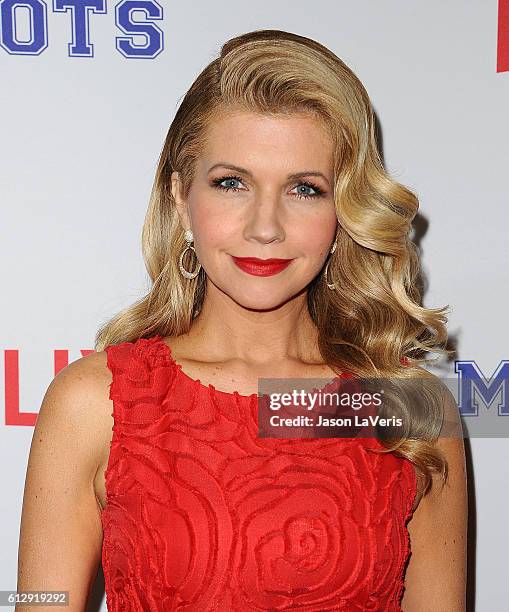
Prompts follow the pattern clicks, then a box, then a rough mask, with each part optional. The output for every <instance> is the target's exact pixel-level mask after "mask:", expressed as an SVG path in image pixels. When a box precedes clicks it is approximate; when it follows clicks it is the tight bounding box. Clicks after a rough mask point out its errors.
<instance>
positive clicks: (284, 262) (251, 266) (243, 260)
mask: <svg viewBox="0 0 509 612" xmlns="http://www.w3.org/2000/svg"><path fill="white" fill-rule="evenodd" d="M231 257H232V259H233V261H234V262H235V264H236V265H237V266H238V267H239V268H240V269H241V270H243V271H244V272H247V273H248V274H252V275H253V276H273V275H274V274H279V272H282V271H283V270H284V269H285V268H286V267H287V266H288V264H289V263H290V262H291V261H292V260H291V259H258V258H257V257H234V256H233V255H232V256H231Z"/></svg>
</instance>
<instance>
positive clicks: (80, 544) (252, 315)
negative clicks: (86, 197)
mask: <svg viewBox="0 0 509 612" xmlns="http://www.w3.org/2000/svg"><path fill="white" fill-rule="evenodd" d="M417 208H418V202H417V199H416V197H415V195H414V194H412V193H411V192H410V191H409V190H408V189H406V188H405V187H404V186H402V185H401V184H399V183H397V182H395V181H394V180H393V179H392V178H391V177H390V176H389V175H388V174H387V173H386V172H385V170H384V169H383V167H382V163H381V160H380V157H379V156H378V153H377V149H376V141H375V133H374V121H373V111H372V107H371V104H370V101H369V98H368V95H367V93H366V91H365V89H364V88H363V86H362V84H361V83H360V82H359V80H358V79H357V77H356V76H355V75H354V74H353V73H352V71H351V70H350V69H349V68H348V67H347V66H346V65H345V64H344V63H343V62H342V61H341V60H340V59H338V58H337V57H336V56H335V55H334V54H333V53H332V52H331V51H329V50H328V49H326V48H325V47H323V46H322V45H320V44H318V43H317V42H315V41H313V40H310V39H308V38H305V37H302V36H298V35H295V34H290V33H287V32H282V31H277V30H264V31H255V32H251V33H248V34H245V35H243V36H239V37H237V38H234V39H232V40H230V41H228V42H227V43H226V44H225V45H224V46H223V47H222V50H221V53H220V56H219V57H218V58H217V59H215V60H214V61H213V62H211V63H210V64H209V65H208V66H207V67H206V68H205V69H204V70H203V72H202V73H201V74H200V75H199V76H198V78H197V79H196V81H195V82H194V83H193V85H192V87H191V89H190V90H189V92H188V93H187V95H186V96H185V98H184V99H183V101H182V103H181V105H180V107H179V109H178V112H177V113H176V116H175V118H174V120H173V122H172V124H171V126H170V129H169V132H168V135H167V137H166V141H165V144H164V147H163V150H162V154H161V157H160V161H159V166H158V169H157V174H156V178H155V184H154V188H153V192H152V196H151V202H150V206H149V210H148V213H147V217H146V221H145V225H144V230H143V249H144V256H145V259H146V263H147V268H148V271H149V273H150V276H151V279H152V286H151V289H150V291H149V293H148V295H146V296H145V297H144V298H143V299H142V300H141V301H139V302H138V303H136V304H135V305H133V306H132V307H130V308H128V309H127V310H126V311H124V312H122V313H120V314H119V315H117V316H116V317H115V318H114V319H113V320H111V321H110V322H108V323H107V324H106V325H104V326H103V328H102V329H101V330H100V331H99V333H98V335H97V339H96V349H97V351H96V352H95V353H93V354H91V355H89V356H87V357H84V358H82V359H79V360H77V361H76V362H74V363H72V364H70V365H69V366H68V367H67V368H66V369H65V370H63V371H62V372H60V373H59V374H58V376H56V377H55V379H54V380H53V381H52V383H51V385H50V387H49V388H48V391H47V393H46V395H45V398H44V401H43V405H42V408H41V411H40V414H39V418H38V421H37V425H36V429H35V432H34V438H33V442H32V448H31V452H30V459H29V466H28V471H27V481H26V490H25V497H24V504H23V514H22V529H21V538H20V556H19V583H18V590H26V589H34V588H39V586H40V585H44V587H47V588H50V587H51V588H52V589H65V590H69V591H70V602H71V603H70V609H73V610H82V609H83V608H84V606H85V602H86V599H87V595H88V592H89V589H90V586H91V584H92V582H93V579H94V576H95V574H96V571H97V567H98V564H99V562H100V561H101V556H102V563H103V569H104V575H105V586H106V595H107V604H108V609H109V610H115V611H120V610H122V611H124V610H133V611H134V610H136V611H139V610H150V611H156V610H157V611H167V610H177V609H178V610H219V609H222V610H235V611H237V610H239V611H240V610H242V611H244V610H276V609H277V610H284V609H292V608H296V609H300V610H307V611H311V610H314V611H318V610H349V611H351V610H401V609H403V610H405V611H411V610H422V609H430V610H444V611H447V612H455V611H460V610H464V606H465V574H466V552H465V551H466V512H467V510H466V480H465V458H464V450H463V443H462V442H463V441H462V438H461V436H455V437H445V436H444V435H443V432H442V435H440V433H441V426H442V424H443V418H444V416H445V417H446V418H447V419H449V420H450V421H452V422H453V425H454V426H455V427H456V428H457V429H456V431H458V429H459V427H460V425H459V418H458V413H457V409H456V406H455V404H454V399H453V398H451V397H450V396H448V395H447V394H445V395H444V397H445V400H444V402H443V403H442V404H441V405H440V407H439V408H440V410H439V411H437V412H433V411H430V412H429V413H417V412H416V411H413V410H412V407H411V406H408V405H406V406H403V407H402V410H403V412H402V414H403V416H404V417H405V419H406V422H407V424H408V434H409V435H407V436H405V437H404V438H403V439H400V440H396V441H394V439H393V440H392V442H391V444H392V446H391V444H389V443H388V442H387V440H385V441H384V442H383V443H382V441H381V440H378V439H376V438H364V439H362V438H346V437H345V438H341V437H336V438H334V437H333V438H327V437H323V436H321V437H318V436H316V437H312V439H304V438H294V439H278V438H277V437H272V438H262V437H260V436H259V435H258V430H257V426H258V425H260V423H257V396H258V393H257V391H258V385H257V383H258V381H259V379H262V378H278V379H290V378H298V379H309V378H326V379H330V378H332V379H333V383H334V381H336V382H337V381H338V380H340V379H341V380H343V379H344V378H348V377H354V378H355V377H358V378H360V377H374V378H382V377H385V378H386V379H389V378H391V379H400V378H401V379H405V378H406V379H408V378H410V377H413V378H414V379H424V378H429V377H430V376H431V375H430V374H428V373H427V372H426V371H425V370H424V369H423V368H422V367H420V366H419V364H422V363H425V359H424V357H425V355H426V353H428V352H432V351H439V352H440V351H442V352H445V350H444V349H443V348H442V347H443V345H444V343H445V340H446V336H447V333H446V329H445V321H446V318H445V315H444V312H445V309H427V308H424V307H422V306H421V305H419V300H420V296H419V294H418V291H417V289H416V284H415V278H416V275H417V272H418V260H417V255H416V251H415V249H414V247H413V245H412V243H411V242H410V240H409V237H408V234H409V230H410V228H411V222H412V219H413V217H414V216H415V214H416V212H417ZM205 381H206V382H205ZM112 428H113V429H112ZM412 432H413V433H414V435H413V436H412ZM416 432H419V434H418V435H417V433H416ZM444 482H445V486H444ZM436 576H440V580H437V579H436ZM18 609H22V608H18Z"/></svg>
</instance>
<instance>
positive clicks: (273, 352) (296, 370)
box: [16, 112, 466, 612]
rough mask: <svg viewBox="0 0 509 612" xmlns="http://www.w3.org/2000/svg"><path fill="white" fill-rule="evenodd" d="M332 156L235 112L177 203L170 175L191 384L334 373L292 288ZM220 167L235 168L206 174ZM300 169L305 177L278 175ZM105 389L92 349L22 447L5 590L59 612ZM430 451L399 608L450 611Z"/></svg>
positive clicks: (328, 224) (456, 524) (457, 463)
mask: <svg viewBox="0 0 509 612" xmlns="http://www.w3.org/2000/svg"><path fill="white" fill-rule="evenodd" d="M332 153H333V151H332V144H331V142H330V140H329V138H328V134H327V131H326V129H325V128H324V126H323V125H322V124H321V123H320V122H319V121H318V120H317V119H316V118H315V117H312V116H308V115H291V116H286V117H274V116H272V117H268V116H259V115H254V114H250V113H241V112H238V113H235V114H229V115H225V116H223V117H222V118H220V119H219V120H216V121H214V123H213V125H212V126H211V127H210V129H209V132H208V134H207V147H206V148H205V150H204V151H203V152H202V155H201V156H200V158H199V159H198V162H197V167H196V175H195V178H194V180H193V184H192V187H191V190H190V193H189V194H188V197H187V198H186V199H185V200H184V199H183V197H182V193H181V189H180V181H179V176H178V174H177V173H174V174H173V175H172V177H171V178H172V191H173V194H174V197H175V200H176V204H177V210H178V214H179V218H180V221H181V224H182V227H183V228H184V229H188V228H191V229H192V230H193V233H194V247H195V248H196V251H197V255H198V258H199V260H200V262H201V264H202V266H203V267H204V268H205V270H206V273H207V292H206V298H205V302H204V306H203V309H202V311H201V313H200V315H199V317H198V318H197V320H196V321H195V322H194V324H193V326H192V327H191V329H190V331H189V333H188V334H184V335H182V336H179V337H177V338H169V339H167V341H168V344H169V345H171V348H172V352H173V356H174V358H175V359H176V360H177V361H178V362H179V363H180V364H182V365H183V368H184V371H185V372H186V373H187V374H188V375H189V376H191V377H192V378H195V379H200V380H201V381H202V382H205V384H208V383H209V382H210V383H212V384H214V386H215V387H216V389H219V390H223V391H227V392H232V391H234V390H237V391H239V392H240V393H242V394H243V395H249V394H251V393H256V392H257V391H258V378H263V377H267V376H268V377H281V378H284V377H292V378H293V377H303V378H316V377H323V378H332V377H334V376H335V372H333V371H332V370H331V369H330V368H329V367H328V366H327V365H326V364H324V363H323V359H321V356H320V354H319V351H318V347H317V344H316V338H317V333H316V328H315V326H314V324H313V322H312V320H311V318H310V316H309V313H308V311H307V305H306V287H307V285H308V283H309V282H310V281H311V280H312V279H313V278H314V277H315V276H316V275H317V274H318V273H319V271H320V269H321V268H322V266H323V264H324V263H325V260H326V258H327V256H328V254H329V250H330V248H331V246H332V243H333V241H334V238H335V232H336V226H337V217H336V211H335V206H334V201H333V193H332V184H333V167H332ZM220 163H221V164H232V165H235V166H237V167H240V168H243V169H244V170H243V171H239V170H238V169H237V170H235V171H233V170H231V169H228V168H225V167H224V166H221V167H217V168H215V169H213V170H210V168H211V167H212V166H214V165H216V164H220ZM246 171H247V172H246ZM301 172H306V173H309V172H314V173H317V174H319V175H309V174H305V175H303V176H300V177H299V178H292V179H290V178H288V175H291V174H296V173H301ZM226 176H236V177H239V178H240V181H237V180H231V179H230V180H224V181H222V183H221V184H222V185H223V186H229V187H233V188H234V189H231V190H229V191H225V190H221V189H219V188H217V187H214V183H213V181H214V180H216V182H218V181H219V179H221V178H222V177H226ZM303 181H304V182H306V183H308V182H312V183H313V184H314V185H315V186H316V187H318V189H319V190H320V191H321V192H322V195H320V196H319V197H315V198H313V197H310V198H308V199H305V198H299V195H298V194H304V195H313V194H315V193H317V191H316V190H315V189H314V188H312V187H309V186H305V185H303V184H302V182H303ZM231 255H235V256H240V257H247V256H252V257H258V258H262V259H265V258H292V259H293V261H292V263H291V264H290V266H288V267H287V268H286V269H285V270H284V271H283V272H281V273H279V274H276V275H274V276H269V277H257V276H252V275H249V274H247V273H245V272H243V271H241V270H240V269H238V268H237V267H236V266H235V264H234V263H233V261H232V259H231ZM110 382H111V374H110V372H109V370H108V368H107V366H106V355H105V352H104V351H101V352H97V353H92V354H90V355H88V356H86V357H83V358H81V359H78V360H77V361H75V362H73V363H71V364H70V365H69V366H68V367H67V368H65V369H64V370H62V371H61V372H60V373H59V374H58V375H57V376H56V377H55V379H54V380H53V381H52V383H51V384H50V386H49V388H48V390H47V392H46V395H45V397H44V400H43V404H42V406H41V410H40V413H39V418H38V421H37V425H36V428H35V431H34V436H33V441H32V447H31V450H30V457H29V464H28V469H27V479H26V484H25V496H24V501H23V512H22V523H21V535H20V548H19V559H18V586H17V588H18V591H21V590H29V589H53V590H58V589H65V590H69V591H70V596H71V602H72V603H71V605H70V606H68V607H66V609H67V610H76V611H78V610H80V611H81V610H84V609H85V604H86V600H87V596H88V593H89V589H90V587H91V585H92V583H93V580H94V578H95V575H96V573H97V569H98V566H99V563H100V555H101V545H102V526H101V515H100V513H101V508H103V507H104V506H105V503H106V500H105V482H104V470H105V468H106V464H107V460H108V455H109V444H110V440H111V430H112V426H113V419H112V417H111V413H112V403H111V400H109V399H108V394H109V384H110ZM438 444H439V445H440V447H441V448H442V449H443V450H444V452H445V454H446V458H447V459H448V461H449V462H450V476H449V478H450V482H451V484H452V486H451V487H450V488H449V489H447V490H446V493H442V494H440V495H439V494H438V493H437V494H434V495H431V496H429V497H428V496H426V497H425V498H423V500H422V501H421V502H420V503H419V499H420V495H418V498H417V500H416V502H417V503H418V504H419V505H418V507H417V510H416V512H415V513H414V517H413V519H412V520H411V521H410V523H409V532H410V533H411V539H412V551H413V554H412V558H411V561H410V564H409V567H408V571H407V579H406V592H405V599H404V607H403V610H404V611H405V612H417V611H420V610H422V611H424V610H431V609H432V610H436V611H442V610H443V611H444V612H446V611H447V612H459V611H460V610H464V605H463V597H464V581H465V551H464V546H465V525H466V507H465V491H466V483H465V478H464V454H463V446H462V440H458V439H456V440H455V441H452V442H451V441H450V440H446V439H443V440H441V441H439V443H438ZM436 576H439V577H440V580H437V579H436ZM430 602H431V603H432V605H430ZM25 609H28V608H24V607H21V606H18V607H17V608H16V610H17V611H18V612H22V611H23V610H25ZM54 609H55V606H52V607H51V610H54ZM38 610H40V611H41V612H42V611H44V610H46V608H45V607H43V606H41V607H38ZM48 610H50V608H49V607H48Z"/></svg>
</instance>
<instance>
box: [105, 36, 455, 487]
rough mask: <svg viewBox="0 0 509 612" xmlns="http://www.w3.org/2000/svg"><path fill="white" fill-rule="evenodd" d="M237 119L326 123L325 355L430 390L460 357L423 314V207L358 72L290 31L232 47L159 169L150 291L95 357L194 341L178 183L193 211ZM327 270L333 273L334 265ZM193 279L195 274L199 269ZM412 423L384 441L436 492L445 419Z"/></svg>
mask: <svg viewBox="0 0 509 612" xmlns="http://www.w3.org/2000/svg"><path fill="white" fill-rule="evenodd" d="M230 109H237V110H238V109H240V110H245V111H250V112H257V113H271V114H272V113H273V114H276V115H281V114H282V113H302V112H303V113H313V114H314V115H315V116H317V117H318V118H320V119H321V120H323V121H324V122H325V124H326V126H327V128H328V130H329V132H330V135H331V137H332V139H333V143H334V201H335V206H336V211H337V219H338V229H337V248H336V250H335V252H334V253H333V254H330V255H329V257H328V260H327V263H328V264H329V265H328V280H329V281H330V282H333V283H334V284H335V286H336V288H337V290H336V291H331V290H330V289H329V288H328V287H327V286H326V282H325V280H324V278H323V274H322V271H321V272H320V273H319V274H318V275H317V276H316V278H315V279H314V280H313V281H312V282H311V283H310V285H309V287H308V291H307V300H308V308H309V312H310V316H311V317H312V319H313V321H314V323H315V324H316V326H317V329H318V346H319V350H320V352H321V355H322V358H323V359H324V361H325V362H326V363H327V364H328V365H329V367H331V369H333V370H334V371H338V372H339V371H350V372H352V373H353V374H355V375H358V376H360V377H375V378H387V379H397V378H403V379H409V378H414V379H421V378H425V377H429V376H431V375H430V374H429V373H428V372H427V371H425V370H424V369H423V368H422V367H420V366H419V364H422V363H426V362H427V361H428V360H427V359H426V357H427V355H428V354H429V353H432V352H435V353H437V352H438V353H449V352H450V351H447V350H446V348H445V345H446V341H447V331H446V327H445V324H446V322H447V317H446V313H447V311H448V306H445V307H443V308H424V307H423V306H422V305H421V300H422V296H421V294H420V288H419V283H418V277H419V274H420V263H419V257H418V250H417V247H416V246H415V244H414V243H413V242H412V241H411V239H410V237H409V234H410V231H411V227H412V221H413V219H414V217H415V215H416V213H417V210H418V207H419V202H418V199H417V197H416V195H415V194H414V193H412V192H411V191H410V190H409V189H407V188H406V187H405V186H403V185H402V184H400V183H398V182H396V181H395V180H394V179H393V178H391V177H390V176H389V174H388V173H387V172H386V171H385V169H384V167H383V163H382V160H381V157H380V155H379V152H378V147H377V141H376V134H375V120H374V113H373V109H372V105H371V102H370V99H369V96H368V94H367V92H366V90H365V88H364V86H363V85H362V83H361V82H360V80H359V79H358V78H357V76H356V75H355V74H354V73H353V72H352V70H351V69H350V68H348V66H347V65H346V64H345V63H344V62H343V61H342V60H341V59H339V58H338V57H337V56H336V55H335V54H334V53H332V52H331V51H330V50H329V49H327V48H326V47H324V46H323V45H321V44H320V43H318V42H316V41H314V40H312V39H309V38H306V37H304V36H300V35H297V34H294V33H289V32H284V31H281V30H257V31H253V32H249V33H246V34H243V35H241V36H237V37H235V38H232V39H230V40H229V41H227V42H226V43H225V44H224V45H223V46H222V47H221V50H220V53H219V56H218V57H217V58H216V59H214V60H213V61H212V62H210V63H209V64H208V65H207V66H206V67H205V68H204V69H203V70H202V72H201V73H200V74H199V75H198V77H197V78H196V80H195V81H194V83H193V84H192V85H191V87H190V89H189V90H188V92H187V93H186V95H185V96H184V97H183V99H182V101H181V103H180V105H179V107H178V109H177V112H176V114H175V117H174V119H173V121H172V122H171V125H170V127H169V130H168V133H167V136H166V139H165V142H164V145H163V148H162V151H161V155H160V157H159V161H158V166H157V170H156V175H155V179H154V184H153V188H152V192H151V196H150V202H149V207H148V210H147V213H146V217H145V222H144V225H143V230H142V250H143V257H144V260H145V264H146V268H147V271H148V273H149V276H150V279H151V286H150V290H149V291H148V293H147V294H146V295H145V296H144V297H143V298H141V299H140V300H139V301H137V302H135V303H134V304H132V305H131V306H129V307H128V308H126V309H125V310H123V311H121V312H120V313H118V314H117V315H116V316H114V317H113V318H112V319H110V320H109V321H107V322H106V323H104V324H103V325H102V327H101V328H100V329H99V330H98V332H97V334H96V338H95V349H96V350H97V351H101V350H103V349H104V348H105V347H106V346H107V345H110V344H116V343H119V342H124V341H129V342H132V341H135V340H137V339H139V338H143V337H145V338H147V337H150V336H152V335H155V334H160V335H161V336H163V337H166V336H179V335H181V334H184V333H186V332H188V330H189V328H190V327H191V325H192V323H193V319H194V318H195V317H196V315H197V314H198V313H199V312H200V310H201V307H202V304H203V300H204V297H205V288H206V274H205V271H204V269H203V268H202V269H201V270H200V273H199V274H198V276H196V278H194V279H192V280H189V279H187V278H184V277H183V276H182V275H181V274H180V272H179V268H178V260H179V256H180V253H181V252H182V251H183V249H184V248H185V246H186V245H185V241H184V231H183V228H182V226H181V224H180V221H179V217H178V214H177V211H176V207H175V201H174V199H173V196H172V192H171V174H172V172H173V171H177V172H179V174H180V177H181V179H182V192H183V197H184V198H185V197H186V196H187V195H188V193H189V189H190V187H191V184H192V181H193V177H194V170H195V163H196V160H197V158H198V156H199V155H200V152H201V151H202V150H203V148H204V140H205V138H206V129H207V126H208V125H210V123H211V121H214V118H215V117H218V116H220V115H221V113H225V112H228V110H230ZM325 265H326V264H325ZM186 267H187V269H190V267H191V268H193V267H194V266H193V265H191V266H189V265H188V264H186ZM399 408H400V411H401V413H402V414H403V416H404V417H406V418H405V422H406V423H408V428H407V431H406V432H405V435H404V436H403V437H400V438H399V439H393V440H390V441H387V440H386V441H384V442H383V445H384V446H385V449H384V450H383V451H382V452H394V453H395V454H396V455H399V456H401V457H404V458H407V459H409V460H410V461H412V462H413V463H414V465H415V466H416V467H417V468H418V469H419V470H420V472H421V473H422V475H423V476H424V481H425V483H426V484H425V489H427V488H428V486H429V485H430V483H431V473H432V472H433V471H435V472H438V473H439V474H441V475H442V479H443V481H444V482H445V480H446V479H447V461H446V459H445V457H444V455H443V453H441V452H440V450H439V449H438V448H437V447H436V446H435V445H434V442H435V441H436V440H437V439H438V437H439V435H440V430H441V426H442V421H443V410H441V407H440V403H439V402H436V403H433V402H430V404H429V406H428V408H427V410H424V411H420V412H419V413H413V412H412V409H411V407H410V406H408V405H404V404H403V405H401V406H400V407H399Z"/></svg>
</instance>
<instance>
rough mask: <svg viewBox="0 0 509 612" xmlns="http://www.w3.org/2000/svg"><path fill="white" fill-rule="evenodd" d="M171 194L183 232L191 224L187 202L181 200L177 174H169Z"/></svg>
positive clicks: (180, 185) (179, 182)
mask: <svg viewBox="0 0 509 612" xmlns="http://www.w3.org/2000/svg"><path fill="white" fill-rule="evenodd" d="M171 194H172V196H173V199H174V201H175V206H176V208H177V213H178V216H179V218H180V223H181V225H182V227H183V228H184V229H185V230H186V229H190V227H191V223H190V220H189V214H188V211H187V202H186V201H185V200H184V199H182V182H181V180H180V175H179V173H178V172H172V173H171Z"/></svg>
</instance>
